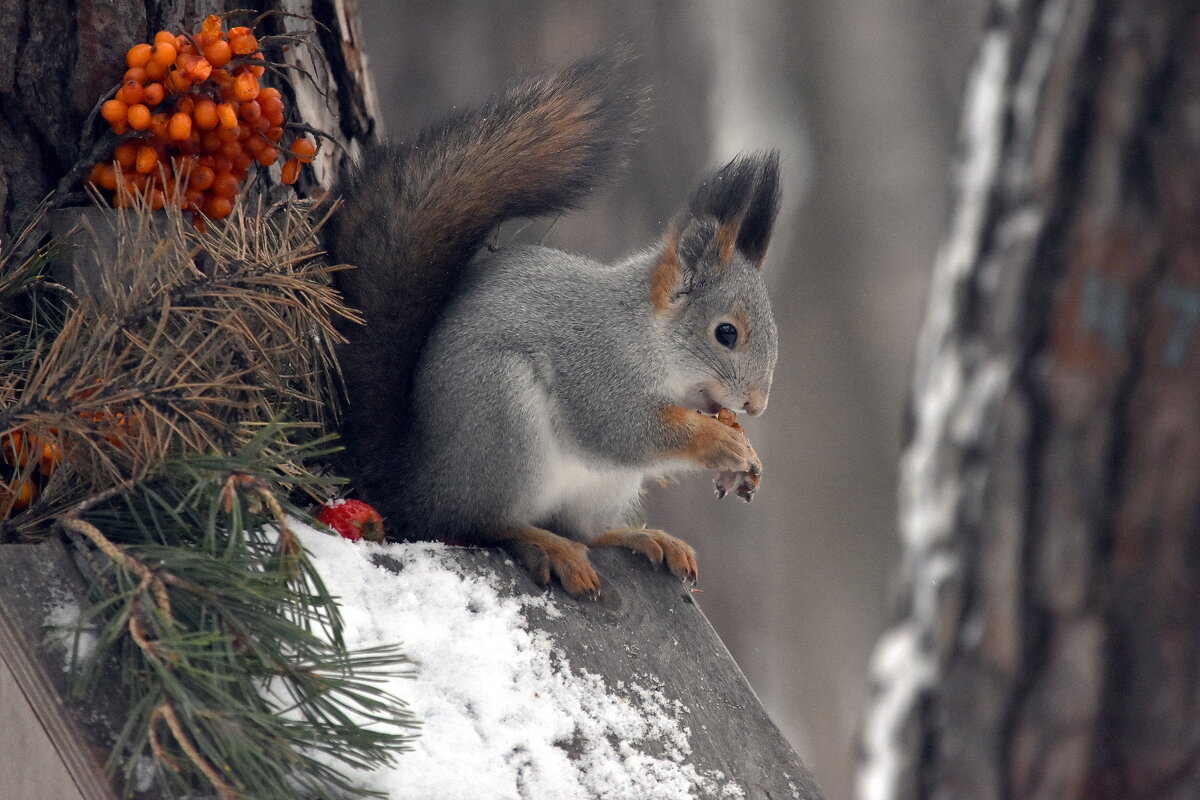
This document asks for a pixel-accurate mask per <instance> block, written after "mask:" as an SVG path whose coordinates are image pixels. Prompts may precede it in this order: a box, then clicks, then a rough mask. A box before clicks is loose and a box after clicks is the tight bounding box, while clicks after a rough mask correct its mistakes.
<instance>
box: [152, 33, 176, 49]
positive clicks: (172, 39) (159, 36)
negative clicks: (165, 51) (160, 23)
mask: <svg viewBox="0 0 1200 800" xmlns="http://www.w3.org/2000/svg"><path fill="white" fill-rule="evenodd" d="M153 41H154V43H155V44H169V45H171V46H172V47H177V46H178V44H179V38H178V37H177V36H176V35H175V34H173V33H171V32H170V31H159V32H158V33H156V34H154V39H153Z"/></svg>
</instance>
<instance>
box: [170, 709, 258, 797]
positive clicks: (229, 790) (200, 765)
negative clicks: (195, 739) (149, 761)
mask: <svg viewBox="0 0 1200 800" xmlns="http://www.w3.org/2000/svg"><path fill="white" fill-rule="evenodd" d="M160 718H161V719H163V720H164V721H165V722H166V723H167V727H168V728H170V729H171V735H172V736H174V737H175V741H176V742H178V743H179V746H180V747H181V748H182V749H183V752H184V753H186V754H187V757H188V758H189V759H190V760H191V762H192V763H193V764H195V765H196V769H198V770H200V771H201V772H202V773H204V777H206V778H208V782H209V783H211V784H212V785H213V787H214V788H215V789H216V790H217V796H218V797H220V798H221V800H237V798H239V797H240V796H241V795H239V794H238V792H237V790H236V789H234V788H233V787H232V786H231V785H230V784H229V782H228V781H226V780H225V778H224V776H222V775H221V773H220V772H218V771H217V769H216V768H215V767H214V766H213V765H212V764H210V763H208V760H207V759H206V758H205V757H204V755H203V754H202V753H201V752H200V750H199V749H197V747H196V745H195V744H193V743H192V739H191V737H190V736H188V734H187V731H186V730H184V728H183V724H182V723H181V722H180V721H179V716H178V715H177V714H176V713H175V707H174V706H173V705H171V704H170V703H162V704H160V705H158V706H156V707H155V709H154V711H153V713H152V714H151V715H150V729H151V730H153V729H154V724H155V723H156V722H158V720H159V719H160ZM160 750H161V748H160ZM155 755H158V754H157V753H156V754H155ZM167 763H168V764H172V765H174V764H173V762H172V761H171V760H170V759H169V758H168V759H167ZM175 769H176V770H178V767H177V766H176V767H175Z"/></svg>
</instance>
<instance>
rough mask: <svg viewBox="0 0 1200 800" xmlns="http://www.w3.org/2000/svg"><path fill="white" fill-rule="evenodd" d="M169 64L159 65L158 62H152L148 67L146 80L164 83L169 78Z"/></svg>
mask: <svg viewBox="0 0 1200 800" xmlns="http://www.w3.org/2000/svg"><path fill="white" fill-rule="evenodd" d="M169 67H170V65H169V64H159V63H158V62H157V61H151V62H150V63H148V64H147V65H146V80H151V81H162V80H164V79H165V78H166V77H167V70H168V68H169Z"/></svg>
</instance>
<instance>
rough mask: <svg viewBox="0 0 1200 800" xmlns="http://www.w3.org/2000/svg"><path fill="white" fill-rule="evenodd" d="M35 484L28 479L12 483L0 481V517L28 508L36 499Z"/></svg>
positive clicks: (36, 490)
mask: <svg viewBox="0 0 1200 800" xmlns="http://www.w3.org/2000/svg"><path fill="white" fill-rule="evenodd" d="M37 492H38V489H37V485H36V484H35V483H34V482H33V481H31V480H28V479H24V480H20V481H17V482H16V483H14V484H7V483H0V517H6V516H8V515H9V514H10V513H11V512H13V511H20V510H22V509H24V508H28V507H29V506H30V504H32V503H33V501H34V500H36V499H37Z"/></svg>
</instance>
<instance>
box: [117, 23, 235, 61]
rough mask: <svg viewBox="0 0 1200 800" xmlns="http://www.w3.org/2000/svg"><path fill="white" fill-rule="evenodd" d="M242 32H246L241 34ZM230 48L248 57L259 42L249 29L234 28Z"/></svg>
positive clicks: (231, 33)
mask: <svg viewBox="0 0 1200 800" xmlns="http://www.w3.org/2000/svg"><path fill="white" fill-rule="evenodd" d="M242 30H245V31H246V32H245V33H241V31H242ZM234 31H238V33H237V35H234ZM229 48H230V49H231V50H232V51H233V54H234V55H235V56H248V55H250V54H251V53H253V52H254V51H255V50H257V49H258V40H257V39H255V38H254V34H253V33H251V32H250V29H249V28H234V29H233V30H231V31H230V32H229ZM130 66H132V65H130Z"/></svg>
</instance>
